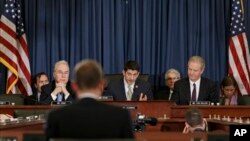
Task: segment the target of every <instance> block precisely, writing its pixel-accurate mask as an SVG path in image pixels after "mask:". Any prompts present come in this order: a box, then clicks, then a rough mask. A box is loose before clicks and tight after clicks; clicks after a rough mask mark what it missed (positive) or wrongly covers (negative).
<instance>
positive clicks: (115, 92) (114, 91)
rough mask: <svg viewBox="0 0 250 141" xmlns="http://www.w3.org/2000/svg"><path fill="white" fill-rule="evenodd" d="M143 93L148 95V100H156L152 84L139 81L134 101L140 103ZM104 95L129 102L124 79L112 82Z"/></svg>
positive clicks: (134, 92)
mask: <svg viewBox="0 0 250 141" xmlns="http://www.w3.org/2000/svg"><path fill="white" fill-rule="evenodd" d="M141 93H143V94H144V95H147V98H148V100H153V99H154V98H153V92H152V90H151V86H150V84H149V83H148V82H145V81H143V80H140V79H137V80H136V81H135V85H134V89H133V95H132V101H138V100H139V98H140V94H141ZM104 95H105V96H113V99H114V100H127V98H126V92H125V84H124V80H123V78H122V79H120V80H116V81H113V82H110V83H109V85H108V87H107V90H106V91H105V93H104Z"/></svg>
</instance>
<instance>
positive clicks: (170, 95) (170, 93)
mask: <svg viewBox="0 0 250 141" xmlns="http://www.w3.org/2000/svg"><path fill="white" fill-rule="evenodd" d="M172 94H173V91H170V92H169V97H168V100H171V97H172Z"/></svg>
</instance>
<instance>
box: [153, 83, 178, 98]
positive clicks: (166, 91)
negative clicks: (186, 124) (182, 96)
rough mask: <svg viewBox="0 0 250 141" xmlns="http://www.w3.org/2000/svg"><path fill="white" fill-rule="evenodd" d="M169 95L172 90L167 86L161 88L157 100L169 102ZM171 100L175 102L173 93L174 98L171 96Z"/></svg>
mask: <svg viewBox="0 0 250 141" xmlns="http://www.w3.org/2000/svg"><path fill="white" fill-rule="evenodd" d="M169 95H170V88H169V87H167V86H164V87H161V88H160V89H159V90H158V91H157V93H156V96H155V99H158V100H169ZM170 100H171V101H172V100H174V96H173V93H172V96H171V98H170Z"/></svg>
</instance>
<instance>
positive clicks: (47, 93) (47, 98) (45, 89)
mask: <svg viewBox="0 0 250 141" xmlns="http://www.w3.org/2000/svg"><path fill="white" fill-rule="evenodd" d="M55 87H56V84H55V81H52V82H51V83H49V84H47V85H44V86H42V93H41V96H40V103H41V104H51V102H52V101H53V99H52V97H51V93H52V92H53V91H54V89H55ZM66 89H67V90H68V92H69V93H70V95H69V96H68V98H67V99H64V100H65V101H71V102H73V101H74V99H75V93H74V91H73V90H72V88H71V82H70V81H69V82H68V83H67V85H66Z"/></svg>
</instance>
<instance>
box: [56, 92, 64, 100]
mask: <svg viewBox="0 0 250 141" xmlns="http://www.w3.org/2000/svg"><path fill="white" fill-rule="evenodd" d="M62 100H63V94H62V93H59V94H58V95H57V100H56V101H57V102H62Z"/></svg>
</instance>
